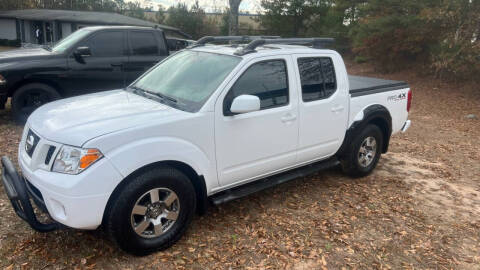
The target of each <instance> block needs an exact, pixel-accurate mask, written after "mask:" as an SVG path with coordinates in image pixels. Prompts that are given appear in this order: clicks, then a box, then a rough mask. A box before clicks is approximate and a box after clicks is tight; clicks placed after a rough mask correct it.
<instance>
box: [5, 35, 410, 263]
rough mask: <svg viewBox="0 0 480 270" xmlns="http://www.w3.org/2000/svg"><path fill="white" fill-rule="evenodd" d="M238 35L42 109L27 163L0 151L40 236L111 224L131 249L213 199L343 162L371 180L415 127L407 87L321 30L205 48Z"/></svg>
mask: <svg viewBox="0 0 480 270" xmlns="http://www.w3.org/2000/svg"><path fill="white" fill-rule="evenodd" d="M238 39H239V38H238V37H206V38H203V39H201V40H199V41H198V42H197V43H196V44H195V45H193V46H192V47H190V48H188V49H186V50H183V51H180V52H178V53H176V54H174V55H172V56H170V57H168V58H167V59H165V60H164V61H162V62H160V63H159V64H157V65H156V66H154V67H153V68H151V69H150V70H149V71H148V72H146V73H145V74H143V75H142V76H141V77H140V78H138V79H137V80H136V81H135V82H134V83H132V84H131V85H130V86H129V87H127V88H126V89H122V90H114V91H108V92H102V93H96V94H91V95H84V96H79V97H74V98H69V99H64V100H59V101H56V102H52V103H49V104H46V105H44V106H42V107H40V108H38V109H37V110H36V111H35V112H34V113H33V114H32V115H31V116H30V117H29V119H28V121H27V123H26V125H25V129H24V132H23V136H22V139H21V142H20V146H19V152H18V162H19V165H20V168H21V172H22V173H21V174H20V173H18V172H17V171H16V169H15V168H14V166H13V165H12V162H11V161H10V160H9V159H8V157H3V158H2V164H3V173H2V174H3V177H2V180H3V184H4V187H5V191H6V193H7V195H8V197H9V198H10V200H11V202H12V205H13V208H14V210H15V211H16V213H17V214H18V215H19V216H20V217H21V218H23V219H24V220H25V221H27V222H28V223H29V224H30V225H31V227H32V228H34V229H36V230H38V231H42V232H46V231H51V230H55V229H58V228H61V227H64V226H66V227H71V228H77V229H96V228H97V227H99V226H100V225H103V226H104V227H105V228H106V230H107V231H108V232H109V234H110V235H111V236H112V237H113V239H115V241H116V242H117V243H118V245H119V246H120V247H121V248H122V249H123V250H125V251H127V252H130V253H133V254H137V255H143V254H148V253H151V252H153V251H156V250H161V249H165V248H167V247H169V246H171V245H172V244H173V243H175V241H177V240H178V239H179V238H180V237H181V236H182V234H183V233H184V232H185V230H186V229H187V227H188V225H189V223H190V221H191V220H192V217H193V215H194V213H195V212H197V213H202V212H204V211H205V210H206V207H207V205H209V204H211V203H213V204H219V203H223V202H226V201H229V200H232V199H235V198H239V197H242V196H246V195H249V194H251V193H253V192H255V191H258V190H261V189H265V188H267V187H271V186H273V185H276V184H279V183H282V182H285V181H287V180H291V179H294V178H296V177H299V176H304V175H306V174H308V173H311V172H314V171H316V170H319V169H323V168H326V167H329V166H335V165H338V164H341V165H342V167H343V169H344V171H345V173H347V174H349V175H352V176H354V177H358V176H365V175H367V174H369V173H370V172H371V171H372V170H373V169H374V168H375V166H376V165H377V163H378V160H379V158H380V155H381V154H382V153H385V152H387V149H388V145H389V139H390V136H391V134H393V133H395V132H399V131H403V132H404V131H406V130H407V129H408V127H409V126H410V121H409V120H408V111H409V108H410V104H411V97H412V96H411V91H410V89H409V86H408V85H407V84H406V83H404V82H397V81H387V80H380V79H372V78H366V77H358V76H349V75H348V74H347V70H346V68H345V65H344V62H343V60H342V57H341V56H340V55H339V54H338V53H337V52H335V51H332V50H327V49H322V48H319V47H320V45H321V44H323V43H322V42H325V41H326V40H324V39H261V38H257V39H254V40H252V41H251V42H250V43H249V44H248V45H246V46H242V45H240V46H239V45H213V44H211V43H212V42H215V41H218V40H238ZM292 44H295V45H292ZM299 44H300V45H299ZM305 45H311V46H305ZM30 199H32V200H33V201H34V202H35V203H36V205H37V206H38V207H39V208H41V209H42V210H44V211H45V212H46V213H48V215H49V216H50V217H51V218H52V219H53V221H52V222H51V223H44V222H40V221H39V220H38V219H37V216H36V215H35V213H34V211H33V210H32V205H31V203H30Z"/></svg>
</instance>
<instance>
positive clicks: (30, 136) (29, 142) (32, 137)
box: [25, 129, 40, 157]
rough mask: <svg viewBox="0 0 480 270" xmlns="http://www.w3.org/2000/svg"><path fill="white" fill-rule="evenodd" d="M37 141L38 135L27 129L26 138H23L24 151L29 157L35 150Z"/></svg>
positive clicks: (38, 139)
mask: <svg viewBox="0 0 480 270" xmlns="http://www.w3.org/2000/svg"><path fill="white" fill-rule="evenodd" d="M38 141H40V137H38V136H37V134H35V133H33V131H32V130H31V129H30V130H28V133H27V138H26V139H25V151H26V152H27V154H28V156H29V157H32V155H33V152H35V148H36V147H37V144H38Z"/></svg>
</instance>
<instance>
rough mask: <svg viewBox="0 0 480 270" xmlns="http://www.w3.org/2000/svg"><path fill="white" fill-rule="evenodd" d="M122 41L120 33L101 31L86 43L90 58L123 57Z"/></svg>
mask: <svg viewBox="0 0 480 270" xmlns="http://www.w3.org/2000/svg"><path fill="white" fill-rule="evenodd" d="M123 44H124V39H123V32H121V31H102V32H100V33H97V34H96V35H95V36H93V37H92V38H90V39H89V40H88V41H87V44H85V45H84V46H88V47H89V48H90V51H91V52H92V56H94V57H114V56H122V55H124V48H123Z"/></svg>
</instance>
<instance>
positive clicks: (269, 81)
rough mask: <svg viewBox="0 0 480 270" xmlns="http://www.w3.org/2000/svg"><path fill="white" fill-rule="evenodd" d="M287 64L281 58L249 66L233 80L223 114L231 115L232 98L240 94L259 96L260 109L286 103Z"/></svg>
mask: <svg viewBox="0 0 480 270" xmlns="http://www.w3.org/2000/svg"><path fill="white" fill-rule="evenodd" d="M287 76H288V75H287V66H286V63H285V61H283V60H269V61H263V62H259V63H256V64H253V65H252V66H250V67H249V68H248V69H247V70H246V71H245V72H244V73H243V74H242V76H240V78H239V79H238V80H237V81H236V82H235V84H234V85H233V87H232V88H231V89H230V91H229V92H228V94H227V96H226V97H225V101H224V103H223V111H224V114H225V115H231V112H230V107H231V105H232V102H233V99H235V98H236V97H238V96H241V95H254V96H257V97H259V98H260V109H261V110H265V109H270V108H274V107H279V106H284V105H287V104H288V77H287Z"/></svg>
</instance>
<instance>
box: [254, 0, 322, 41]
mask: <svg viewBox="0 0 480 270" xmlns="http://www.w3.org/2000/svg"><path fill="white" fill-rule="evenodd" d="M318 2H323V1H316V0H307V1H303V0H262V1H261V6H262V8H263V9H264V10H265V13H264V14H263V15H262V16H260V24H261V26H262V27H263V28H264V29H266V30H267V32H268V33H269V34H271V35H280V36H284V37H297V36H304V35H305V34H306V32H307V30H308V23H307V21H308V19H309V18H311V17H312V16H313V15H314V14H316V13H318V12H320V13H321V12H322V11H321V10H320V9H321V6H322V5H320V4H318Z"/></svg>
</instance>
